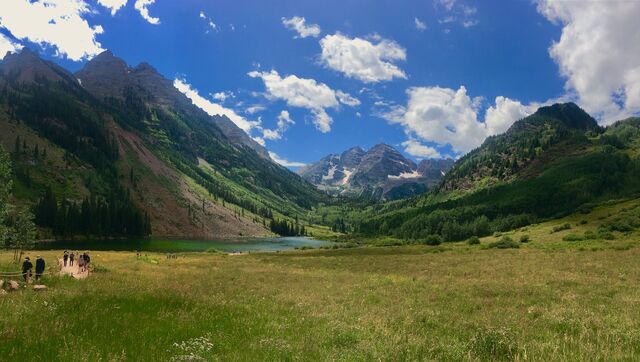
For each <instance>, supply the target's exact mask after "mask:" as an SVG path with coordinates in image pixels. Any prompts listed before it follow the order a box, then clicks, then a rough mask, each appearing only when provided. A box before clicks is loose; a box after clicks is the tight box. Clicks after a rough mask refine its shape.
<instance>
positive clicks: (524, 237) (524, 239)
mask: <svg viewBox="0 0 640 362" xmlns="http://www.w3.org/2000/svg"><path fill="white" fill-rule="evenodd" d="M529 241H531V238H529V235H526V234H525V235H522V236H521V237H520V242H521V243H528V242H529Z"/></svg>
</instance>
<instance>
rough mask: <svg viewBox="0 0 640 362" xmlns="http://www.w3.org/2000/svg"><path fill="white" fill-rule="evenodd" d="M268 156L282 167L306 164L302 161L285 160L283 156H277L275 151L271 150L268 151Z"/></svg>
mask: <svg viewBox="0 0 640 362" xmlns="http://www.w3.org/2000/svg"><path fill="white" fill-rule="evenodd" d="M269 156H270V157H271V159H272V160H273V161H274V162H275V163H277V164H279V165H282V166H284V167H304V166H306V165H307V164H306V163H302V162H296V161H287V160H285V159H284V158H281V157H280V156H278V155H277V154H276V153H275V152H271V151H269Z"/></svg>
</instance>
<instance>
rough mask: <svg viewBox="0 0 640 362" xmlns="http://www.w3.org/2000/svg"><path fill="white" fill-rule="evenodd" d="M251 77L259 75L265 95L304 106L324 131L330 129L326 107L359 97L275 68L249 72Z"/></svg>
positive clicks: (348, 103)
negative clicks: (286, 74) (283, 74)
mask: <svg viewBox="0 0 640 362" xmlns="http://www.w3.org/2000/svg"><path fill="white" fill-rule="evenodd" d="M248 75H249V76H250V77H252V78H260V79H262V81H263V82H264V85H265V88H266V90H267V93H266V95H267V97H269V98H273V99H281V100H284V101H285V102H287V105H289V106H291V107H300V108H306V109H308V110H310V111H311V114H312V121H313V123H314V124H315V126H316V128H317V129H318V130H319V131H320V132H322V133H326V132H329V131H330V130H331V124H332V123H333V119H332V118H331V117H330V116H329V115H328V114H327V112H326V109H327V108H338V107H339V105H340V103H342V104H345V105H348V106H355V105H358V104H360V101H359V100H357V99H356V98H353V97H352V96H351V95H349V94H347V93H344V92H342V91H335V90H333V89H331V88H330V87H329V86H327V85H326V84H324V83H319V82H317V81H315V80H314V79H306V78H299V77H297V76H295V75H289V76H286V77H284V78H282V77H281V76H280V74H278V72H277V71H275V70H272V71H270V72H258V71H253V72H249V73H248Z"/></svg>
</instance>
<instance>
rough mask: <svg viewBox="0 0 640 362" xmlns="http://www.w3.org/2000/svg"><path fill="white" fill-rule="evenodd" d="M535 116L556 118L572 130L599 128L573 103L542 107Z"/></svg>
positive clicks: (593, 120) (594, 121) (592, 119)
mask: <svg viewBox="0 0 640 362" xmlns="http://www.w3.org/2000/svg"><path fill="white" fill-rule="evenodd" d="M534 115H537V116H542V117H551V118H555V119H557V120H559V121H561V122H562V123H564V124H565V125H566V126H568V127H571V128H577V129H583V130H590V129H597V128H598V127H599V126H598V122H596V120H595V119H594V118H593V117H591V116H590V115H589V114H588V113H587V112H585V111H584V110H583V109H582V108H580V107H579V106H578V105H577V104H575V103H573V102H568V103H555V104H553V105H551V106H545V107H540V108H539V109H538V110H537V111H536V113H534Z"/></svg>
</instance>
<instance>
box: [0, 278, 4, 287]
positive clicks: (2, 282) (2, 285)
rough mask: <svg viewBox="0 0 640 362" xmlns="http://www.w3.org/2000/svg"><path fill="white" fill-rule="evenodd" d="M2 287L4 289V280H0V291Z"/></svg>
mask: <svg viewBox="0 0 640 362" xmlns="http://www.w3.org/2000/svg"><path fill="white" fill-rule="evenodd" d="M2 287H4V280H2V279H0V289H2Z"/></svg>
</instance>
